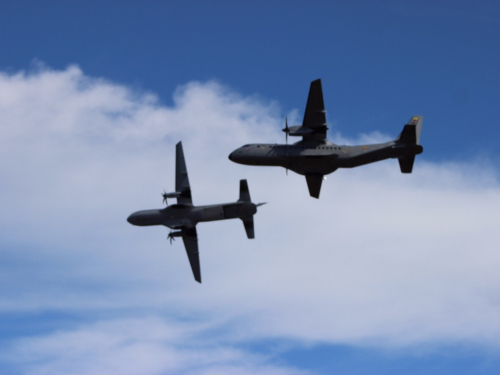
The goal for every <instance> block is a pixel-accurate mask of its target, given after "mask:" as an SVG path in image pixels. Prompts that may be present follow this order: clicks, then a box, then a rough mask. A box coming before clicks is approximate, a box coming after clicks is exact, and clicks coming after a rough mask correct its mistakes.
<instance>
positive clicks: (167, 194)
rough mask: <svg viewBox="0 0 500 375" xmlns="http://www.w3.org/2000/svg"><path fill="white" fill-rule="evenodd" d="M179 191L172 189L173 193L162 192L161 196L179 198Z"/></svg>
mask: <svg viewBox="0 0 500 375" xmlns="http://www.w3.org/2000/svg"><path fill="white" fill-rule="evenodd" d="M180 196H181V193H180V192H178V191H174V192H173V193H164V194H163V198H179V197H180Z"/></svg>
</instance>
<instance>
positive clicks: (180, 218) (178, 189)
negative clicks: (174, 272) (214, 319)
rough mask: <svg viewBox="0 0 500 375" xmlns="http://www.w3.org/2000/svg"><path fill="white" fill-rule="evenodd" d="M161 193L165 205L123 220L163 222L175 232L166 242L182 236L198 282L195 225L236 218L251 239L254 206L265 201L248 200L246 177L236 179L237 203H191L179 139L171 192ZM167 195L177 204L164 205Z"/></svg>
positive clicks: (161, 223)
mask: <svg viewBox="0 0 500 375" xmlns="http://www.w3.org/2000/svg"><path fill="white" fill-rule="evenodd" d="M162 196H163V202H164V203H166V204H167V207H166V208H160V209H157V210H146V211H138V212H134V213H133V214H132V215H130V216H129V217H128V219H127V221H128V222H129V223H130V224H133V225H139V226H149V225H165V226H167V227H169V228H171V229H175V230H176V231H171V232H170V233H169V235H168V238H169V239H170V243H172V240H173V239H175V237H182V241H183V242H184V246H185V247H186V252H187V255H188V258H189V263H190V264H191V269H192V271H193V275H194V278H195V280H196V281H198V282H199V283H201V272H200V258H199V253H198V236H197V234H196V224H198V223H199V222H202V221H215V220H225V219H234V218H239V219H241V220H242V221H243V225H244V226H245V231H246V233H247V237H248V238H254V237H255V234H254V226H253V215H254V214H255V213H256V212H257V207H259V206H261V205H263V204H265V203H259V204H254V203H252V202H251V200H250V192H249V190H248V184H247V180H240V199H238V201H237V202H234V203H224V204H214V205H210V206H193V201H192V199H191V188H190V186H189V180H188V174H187V169H186V162H185V160H184V153H183V151H182V143H181V142H179V143H177V146H176V161H175V192H173V193H165V192H164V193H163V194H162ZM168 198H177V204H174V205H171V206H168V201H167V200H168Z"/></svg>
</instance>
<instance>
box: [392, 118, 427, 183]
mask: <svg viewBox="0 0 500 375" xmlns="http://www.w3.org/2000/svg"><path fill="white" fill-rule="evenodd" d="M423 119H424V117H423V116H413V117H412V118H411V119H410V121H408V124H406V125H405V127H404V128H403V131H402V132H401V134H400V135H399V137H398V139H396V142H397V143H400V144H406V145H419V144H420V132H421V131H422V121H423ZM418 147H420V146H418ZM421 149H422V147H420V152H422V151H421ZM420 152H418V153H420ZM398 161H399V168H400V169H401V173H411V171H412V170H413V163H414V162H415V154H413V155H405V156H401V157H399V158H398Z"/></svg>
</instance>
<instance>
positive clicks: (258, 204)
mask: <svg viewBox="0 0 500 375" xmlns="http://www.w3.org/2000/svg"><path fill="white" fill-rule="evenodd" d="M265 204H267V202H262V203H257V204H256V205H255V206H257V207H260V206H263V205H265Z"/></svg>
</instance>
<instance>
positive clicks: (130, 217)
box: [127, 214, 137, 225]
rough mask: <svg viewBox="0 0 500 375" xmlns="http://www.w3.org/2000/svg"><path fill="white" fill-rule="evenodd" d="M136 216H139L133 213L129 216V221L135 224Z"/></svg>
mask: <svg viewBox="0 0 500 375" xmlns="http://www.w3.org/2000/svg"><path fill="white" fill-rule="evenodd" d="M136 218H137V217H136V215H135V214H132V215H130V216H129V217H127V221H128V222H129V223H130V224H132V225H135V223H136Z"/></svg>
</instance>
